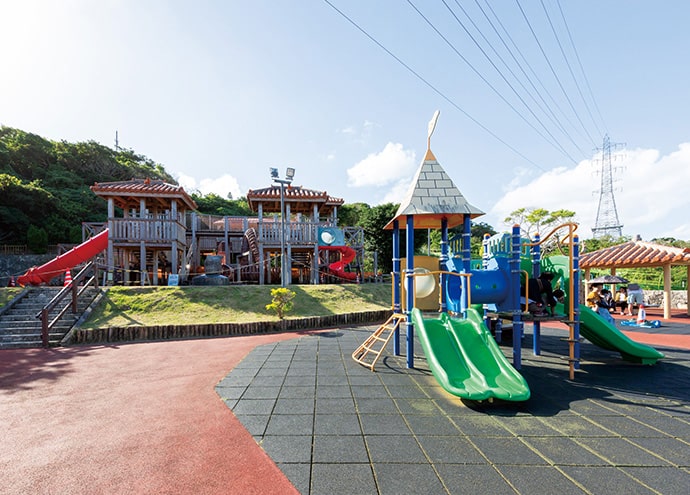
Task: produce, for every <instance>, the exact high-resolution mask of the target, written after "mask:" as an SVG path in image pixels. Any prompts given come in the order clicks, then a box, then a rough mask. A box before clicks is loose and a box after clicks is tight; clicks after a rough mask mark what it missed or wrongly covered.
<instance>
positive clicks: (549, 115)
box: [455, 0, 584, 155]
mask: <svg viewBox="0 0 690 495" xmlns="http://www.w3.org/2000/svg"><path fill="white" fill-rule="evenodd" d="M455 3H456V4H457V6H458V7H459V8H460V10H462V12H463V13H464V14H465V16H466V17H467V19H468V20H469V21H470V22H471V23H472V26H474V28H475V30H476V31H477V33H479V35H480V36H481V37H482V39H483V40H484V41H485V42H486V43H487V44H488V45H489V48H491V50H492V51H493V53H494V54H495V55H496V57H498V59H499V60H500V61H501V62H502V63H503V65H504V66H505V67H506V69H508V72H510V74H511V75H512V76H513V78H514V79H515V80H516V81H517V83H518V84H519V85H520V87H522V89H523V90H524V92H525V93H526V94H527V95H528V96H529V97H530V98H531V99H532V101H533V102H534V103H536V105H537V107H539V109H540V110H541V111H542V112H543V113H544V114H545V115H546V117H547V118H548V119H549V120H550V121H551V122H552V123H553V124H554V125H555V126H556V127H557V128H558V129H559V130H560V131H561V132H562V133H563V135H565V136H566V137H567V138H568V139H569V140H570V142H571V143H572V144H573V145H574V146H575V148H577V149H578V151H579V152H580V153H581V154H582V155H584V151H582V149H580V147H579V146H578V145H577V143H576V142H575V140H574V139H573V138H572V136H571V135H570V134H568V133H567V132H566V130H565V128H564V127H563V124H562V123H561V122H560V121H559V120H558V117H556V114H555V113H554V111H553V110H552V109H551V107H550V106H549V104H548V103H547V102H546V100H544V98H543V97H542V96H541V94H540V92H539V91H538V90H537V88H536V86H535V85H534V83H533V82H532V80H531V79H530V77H529V75H528V74H527V73H526V72H525V70H524V69H523V67H522V65H521V64H520V62H519V61H518V60H517V58H516V57H515V55H514V54H513V52H512V50H511V49H510V47H509V46H508V45H507V43H506V42H505V40H504V39H503V37H502V36H501V33H499V32H498V30H497V29H496V26H495V25H494V24H493V22H492V21H491V19H490V18H489V17H488V15H487V14H486V12H485V11H484V9H483V8H482V6H481V5H480V4H479V2H478V1H477V0H475V3H476V4H477V7H479V10H480V11H481V12H482V14H484V18H485V19H486V21H487V22H488V23H489V25H490V26H491V28H492V29H493V31H494V34H495V35H496V36H497V37H498V39H499V40H500V41H501V43H502V44H503V47H504V48H505V49H506V51H507V52H508V54H509V55H510V56H511V58H512V59H513V62H514V63H515V65H516V66H517V68H518V69H520V72H522V75H523V76H524V78H525V79H526V80H527V82H528V83H529V84H530V86H531V87H532V90H533V91H534V93H532V91H530V90H529V89H528V88H527V87H526V86H525V85H524V84H523V83H522V81H521V80H520V78H519V77H518V75H517V74H515V72H514V71H513V70H512V69H511V68H510V64H508V62H506V61H505V60H504V58H503V57H502V56H501V54H500V53H499V52H498V50H497V49H496V48H495V47H494V45H493V44H492V43H491V41H490V40H489V39H488V38H487V37H486V35H484V33H483V30H482V29H480V27H479V26H478V25H477V23H476V22H475V21H474V20H473V19H472V17H471V16H470V15H469V14H468V13H467V11H466V10H465V9H464V8H463V7H462V5H461V4H460V2H459V0H455ZM535 94H536V98H535ZM537 98H539V100H541V104H540V103H539V101H537Z"/></svg>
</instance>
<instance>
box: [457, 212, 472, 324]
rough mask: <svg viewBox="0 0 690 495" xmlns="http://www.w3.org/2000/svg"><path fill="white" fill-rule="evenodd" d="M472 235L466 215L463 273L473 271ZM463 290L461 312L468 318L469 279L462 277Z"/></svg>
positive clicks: (463, 220) (463, 242) (463, 234)
mask: <svg viewBox="0 0 690 495" xmlns="http://www.w3.org/2000/svg"><path fill="white" fill-rule="evenodd" d="M471 241H472V235H471V221H470V216H469V215H465V216H464V217H463V219H462V271H463V273H470V272H471V271H472V251H471V249H470V242H471ZM460 284H461V285H460V286H461V288H462V297H461V298H460V311H462V312H463V315H465V316H467V308H468V307H469V293H470V292H469V290H470V280H469V277H462V280H461V281H460Z"/></svg>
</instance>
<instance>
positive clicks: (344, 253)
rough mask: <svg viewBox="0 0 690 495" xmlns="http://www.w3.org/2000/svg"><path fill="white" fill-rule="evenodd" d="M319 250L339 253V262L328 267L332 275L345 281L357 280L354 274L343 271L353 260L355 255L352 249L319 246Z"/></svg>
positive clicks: (347, 247)
mask: <svg viewBox="0 0 690 495" xmlns="http://www.w3.org/2000/svg"><path fill="white" fill-rule="evenodd" d="M319 249H323V250H326V251H337V252H339V253H340V260H338V261H336V262H334V263H331V264H330V265H328V268H329V270H331V272H333V274H334V275H336V276H338V277H340V278H344V279H346V280H355V279H356V278H357V274H356V273H353V272H346V271H345V267H346V266H347V265H349V264H350V263H351V262H352V260H354V259H355V255H356V254H357V253H355V250H354V249H352V248H351V247H349V246H319Z"/></svg>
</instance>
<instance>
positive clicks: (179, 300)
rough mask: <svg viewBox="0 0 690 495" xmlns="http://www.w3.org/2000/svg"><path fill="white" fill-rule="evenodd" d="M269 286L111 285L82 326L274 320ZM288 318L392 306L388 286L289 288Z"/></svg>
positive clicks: (371, 309) (296, 286) (310, 286)
mask: <svg viewBox="0 0 690 495" xmlns="http://www.w3.org/2000/svg"><path fill="white" fill-rule="evenodd" d="M275 288H277V287H276V286H270V285H264V286H260V285H242V286H224V287H202V286H185V287H111V288H110V289H109V290H108V291H107V292H106V294H105V296H104V297H103V299H102V300H101V303H100V304H99V305H98V306H97V307H96V308H95V309H94V311H93V312H92V313H91V315H90V316H89V318H88V320H87V321H86V322H85V323H84V324H83V325H82V328H100V327H109V326H128V325H144V326H148V325H174V324H186V323H231V322H238V323H241V322H255V321H276V320H278V317H277V316H276V315H275V312H272V311H268V310H266V305H267V304H270V302H271V289H275ZM289 289H290V290H291V291H293V292H295V298H294V299H293V305H294V307H293V310H292V311H290V312H289V313H288V314H287V315H286V319H290V318H303V317H308V316H327V315H333V314H344V313H355V312H360V311H377V310H382V309H388V308H390V307H391V287H390V285H389V284H361V285H354V284H346V285H291V286H290V287H289Z"/></svg>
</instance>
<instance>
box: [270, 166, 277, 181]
mask: <svg viewBox="0 0 690 495" xmlns="http://www.w3.org/2000/svg"><path fill="white" fill-rule="evenodd" d="M269 170H270V171H271V177H273V178H274V179H277V178H278V169H277V168H273V167H271V168H269Z"/></svg>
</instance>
